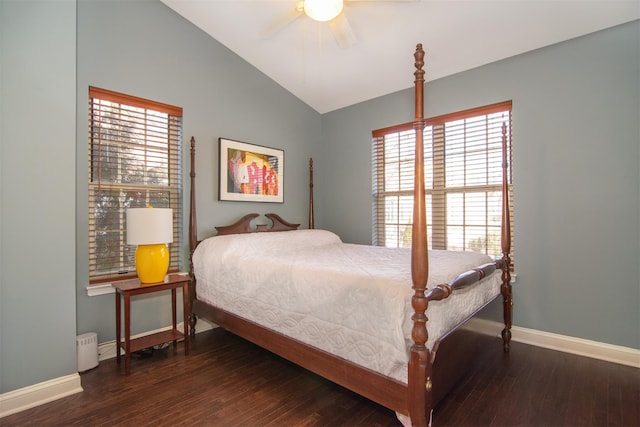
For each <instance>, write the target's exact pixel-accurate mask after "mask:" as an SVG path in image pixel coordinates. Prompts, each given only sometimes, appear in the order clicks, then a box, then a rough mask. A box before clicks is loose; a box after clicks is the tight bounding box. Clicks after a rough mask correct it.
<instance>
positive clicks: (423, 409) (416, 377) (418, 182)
mask: <svg viewBox="0 0 640 427" xmlns="http://www.w3.org/2000/svg"><path fill="white" fill-rule="evenodd" d="M414 58H415V67H416V71H415V72H414V76H415V82H414V83H415V112H416V117H415V121H414V122H413V127H414V129H415V133H416V148H415V150H416V151H415V181H414V191H413V226H412V234H411V280H412V283H413V290H414V294H413V297H412V299H411V305H412V306H413V310H414V314H413V316H412V319H413V329H412V330H411V338H412V340H413V345H412V346H411V355H410V360H409V378H408V381H409V384H408V385H409V387H408V393H409V397H408V401H409V417H410V418H411V424H412V425H414V426H426V425H427V410H431V390H432V380H431V367H432V365H431V361H430V358H431V352H430V351H429V350H428V349H427V348H426V346H425V343H426V342H427V339H428V333H427V327H426V324H427V320H428V319H427V316H426V314H425V312H426V311H427V306H428V304H429V302H428V300H427V298H426V296H425V290H426V287H427V279H428V278H429V262H428V248H427V212H426V211H427V210H426V205H425V184H424V141H423V131H424V126H425V120H424V112H423V104H424V100H423V96H424V70H423V69H422V67H423V66H424V51H423V50H422V44H418V45H417V46H416V51H415V54H414Z"/></svg>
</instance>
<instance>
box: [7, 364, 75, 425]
mask: <svg viewBox="0 0 640 427" xmlns="http://www.w3.org/2000/svg"><path fill="white" fill-rule="evenodd" d="M81 391H82V384H81V382H80V375H78V374H77V373H75V374H71V375H67V376H64V377H60V378H54V379H52V380H49V381H44V382H41V383H38V384H34V385H30V386H28V387H24V388H21V389H18V390H12V391H9V392H7V393H3V394H0V418H2V417H6V416H7V415H11V414H15V413H16V412H20V411H24V410H25V409H29V408H33V407H35V406H38V405H43V404H45V403H49V402H52V401H54V400H57V399H60V398H63V397H66V396H70V395H72V394H75V393H79V392H81Z"/></svg>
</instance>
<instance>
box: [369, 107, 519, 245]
mask: <svg viewBox="0 0 640 427" xmlns="http://www.w3.org/2000/svg"><path fill="white" fill-rule="evenodd" d="M503 125H504V126H505V129H506V135H507V157H508V158H507V163H508V167H509V169H508V173H509V192H510V195H509V201H510V205H511V206H513V184H512V180H511V176H512V175H511V174H512V161H511V101H508V102H503V103H499V104H494V105H490V106H486V107H480V108H475V109H472V110H466V111H461V112H458V113H453V114H447V115H444V116H439V117H434V118H431V119H427V120H426V127H425V129H424V157H425V187H426V204H427V232H428V238H429V239H428V242H429V247H430V248H431V249H448V250H461V251H477V252H483V253H486V254H488V255H490V256H492V257H496V256H499V255H501V252H502V250H501V247H500V229H501V215H502V163H503V162H502V158H503V155H502V133H503ZM414 150H415V131H414V129H413V123H406V124H402V125H398V126H393V127H390V128H385V129H380V130H376V131H374V132H373V216H374V218H373V224H374V230H373V234H374V244H378V245H381V246H387V247H410V246H411V231H412V230H411V225H412V218H413V216H412V212H413V177H414V157H415V155H414ZM510 212H511V224H512V239H511V242H512V248H513V244H514V240H513V209H510ZM512 252H513V250H512Z"/></svg>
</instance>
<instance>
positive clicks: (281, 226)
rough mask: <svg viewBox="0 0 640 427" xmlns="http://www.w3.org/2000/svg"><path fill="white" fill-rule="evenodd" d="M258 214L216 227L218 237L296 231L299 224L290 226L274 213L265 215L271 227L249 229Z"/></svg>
mask: <svg viewBox="0 0 640 427" xmlns="http://www.w3.org/2000/svg"><path fill="white" fill-rule="evenodd" d="M259 216H260V214H257V213H250V214H247V215H245V216H243V217H242V218H240V219H239V220H238V221H236V222H235V223H233V224H231V225H225V226H219V227H216V230H217V231H218V236H222V235H225V234H241V233H261V232H265V231H291V230H297V229H298V227H300V224H292V223H290V222H287V221H285V220H284V219H282V218H280V217H279V216H278V215H276V214H274V213H268V214H265V215H264V216H266V217H267V218H269V219H270V220H271V227H269V225H268V224H256V226H255V228H252V227H251V221H253V220H254V219H255V218H257V217H259Z"/></svg>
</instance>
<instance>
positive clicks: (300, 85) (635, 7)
mask: <svg viewBox="0 0 640 427" xmlns="http://www.w3.org/2000/svg"><path fill="white" fill-rule="evenodd" d="M161 1H162V2H163V3H165V4H166V5H167V6H169V7H170V8H172V9H173V10H175V11H176V12H177V13H179V14H180V15H182V16H183V17H184V18H186V19H187V20H189V21H191V22H192V23H193V24H195V25H196V26H198V27H199V28H201V29H202V30H203V31H205V32H206V33H208V34H209V35H211V37H213V38H214V39H216V40H217V41H219V42H220V43H222V44H223V45H225V46H226V47H227V48H229V49H230V50H232V51H234V52H235V53H236V54H238V55H239V56H240V57H242V58H243V59H245V60H246V61H247V62H249V63H250V64H252V65H253V66H255V67H256V68H258V69H259V70H261V71H262V72H263V73H265V74H266V75H267V76H269V77H270V78H272V79H273V80H275V81H276V82H278V83H279V84H280V85H281V86H283V87H284V88H285V89H287V90H288V91H289V92H291V93H292V94H294V95H295V96H297V97H298V98H300V99H301V100H302V101H304V102H305V103H307V104H308V105H309V106H311V107H312V108H314V109H315V110H316V111H318V112H319V113H326V112H329V111H333V110H336V109H339V108H342V107H345V106H349V105H352V104H356V103H358V102H362V101H366V100H368V99H372V98H376V97H378V96H381V95H385V94H388V93H392V92H396V91H398V90H402V89H406V88H408V87H410V86H411V85H412V83H413V82H412V80H411V73H412V72H413V61H412V55H413V51H414V49H415V46H416V44H417V43H422V44H423V46H424V49H425V51H426V58H425V62H426V67H425V68H426V76H425V78H426V80H427V81H429V80H434V79H438V78H441V77H445V76H448V75H451V74H455V73H459V72H461V71H465V70H469V69H472V68H475V67H478V66H481V65H484V64H488V63H491V62H494V61H497V60H500V59H504V58H508V57H511V56H514V55H517V54H520V53H523V52H527V51H530V50H533V49H537V48H541V47H544V46H548V45H551V44H554V43H558V42H561V41H564V40H568V39H571V38H575V37H578V36H581V35H585V34H588V33H591V32H594V31H598V30H602V29H604V28H608V27H612V26H615V25H618V24H622V23H625V22H629V21H633V20H636V19H639V18H640V1H638V0H631V1H629V0H421V1H420V0H413V1H412V0H395V1H392V0H345V4H344V9H343V12H342V13H343V16H342V17H341V18H346V19H347V20H348V23H349V25H350V28H351V31H352V34H353V36H355V44H353V45H352V46H350V47H347V48H341V47H340V46H338V44H337V42H336V39H335V37H334V35H333V33H332V31H331V29H330V26H329V24H327V23H326V22H325V23H320V22H316V21H313V20H312V19H310V18H309V17H307V16H305V15H304V14H302V15H301V16H299V17H297V18H296V19H293V20H289V18H288V17H291V15H292V14H295V13H296V12H295V8H296V5H297V4H298V2H299V0H161ZM281 19H284V20H285V21H284V22H287V24H286V25H284V27H283V28H282V29H280V30H279V31H273V28H274V25H276V26H277V25H278V23H279V20H281ZM270 30H272V31H271V32H272V34H271V35H269V36H266V37H265V36H264V34H261V33H264V32H265V31H267V32H268V31H270Z"/></svg>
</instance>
